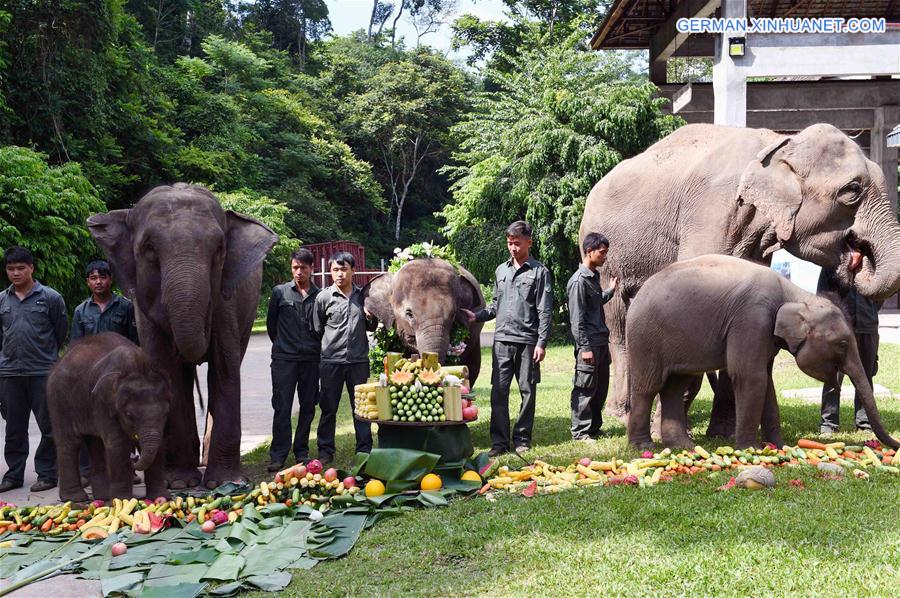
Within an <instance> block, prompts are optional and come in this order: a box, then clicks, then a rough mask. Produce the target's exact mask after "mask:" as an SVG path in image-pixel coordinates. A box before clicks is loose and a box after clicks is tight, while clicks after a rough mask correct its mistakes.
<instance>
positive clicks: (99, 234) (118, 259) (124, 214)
mask: <svg viewBox="0 0 900 598" xmlns="http://www.w3.org/2000/svg"><path fill="white" fill-rule="evenodd" d="M129 212H131V210H113V211H111V212H106V213H105V214H94V215H93V216H91V217H90V218H88V219H87V225H88V229H89V230H90V231H91V235H93V237H94V240H95V241H97V245H99V246H100V248H101V249H103V251H104V253H106V257H107V259H108V260H109V265H110V268H112V271H113V276H115V278H116V282H117V283H118V284H119V287H120V288H121V289H122V290H123V291H124V292H125V295H127V296H128V297H129V298H131V299H134V296H135V292H136V286H137V268H136V266H135V259H134V235H133V234H132V232H131V229H130V228H129V227H128V214H129Z"/></svg>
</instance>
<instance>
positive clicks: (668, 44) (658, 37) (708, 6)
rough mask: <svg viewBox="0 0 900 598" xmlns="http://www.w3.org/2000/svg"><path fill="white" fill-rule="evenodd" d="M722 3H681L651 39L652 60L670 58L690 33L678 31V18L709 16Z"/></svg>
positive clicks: (712, 0) (713, 0)
mask: <svg viewBox="0 0 900 598" xmlns="http://www.w3.org/2000/svg"><path fill="white" fill-rule="evenodd" d="M721 4H722V0H686V1H685V2H682V3H681V4H679V5H678V7H677V8H676V9H675V12H673V13H672V15H671V16H670V17H669V19H668V20H667V21H666V22H665V23H664V24H663V25H662V26H661V27H660V28H659V30H658V31H657V32H656V34H655V35H654V36H653V39H652V40H650V61H651V62H653V61H656V60H668V59H669V58H671V56H672V55H673V54H674V53H675V51H676V50H677V49H678V47H679V46H681V44H683V43H684V42H685V40H686V39H687V38H688V35H689V34H688V33H679V32H678V29H677V23H678V19H690V18H703V17H708V16H710V15H711V14H713V13H714V12H716V9H717V8H719V5H721Z"/></svg>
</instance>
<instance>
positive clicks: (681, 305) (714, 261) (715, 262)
mask: <svg viewBox="0 0 900 598" xmlns="http://www.w3.org/2000/svg"><path fill="white" fill-rule="evenodd" d="M625 330H626V342H627V346H628V383H629V388H630V389H631V400H632V403H631V414H630V416H629V418H628V440H629V441H630V442H631V443H632V444H634V445H635V446H637V447H639V448H645V447H648V446H651V445H652V442H651V440H650V406H651V404H652V402H653V398H654V397H655V396H656V394H657V393H659V395H660V401H661V403H662V404H661V411H662V425H661V432H662V438H663V442H664V443H665V444H666V445H667V446H671V447H690V446H693V443H692V442H691V440H690V438H689V437H688V436H687V434H686V433H685V430H686V427H687V419H686V414H687V408H688V407H689V406H690V402H689V401H688V402H685V399H684V396H685V390H686V389H688V388H691V387H693V386H697V385H698V384H699V382H700V381H701V380H702V376H703V374H704V373H705V372H710V371H714V370H717V369H721V368H725V367H727V369H728V372H729V374H730V376H731V378H732V381H733V384H734V391H735V405H736V413H737V421H736V433H735V445H736V446H737V447H739V448H744V447H748V446H756V444H757V443H756V432H757V429H758V428H759V426H760V424H762V428H763V440H765V441H767V442H772V443H774V444H775V445H776V446H781V445H782V444H783V442H782V439H781V424H780V421H779V416H778V404H777V403H776V399H775V397H776V394H775V387H774V386H773V383H772V364H773V361H774V359H775V355H776V354H777V353H778V352H779V351H780V350H781V349H787V350H788V351H790V352H791V354H792V355H793V356H794V359H796V361H797V366H799V368H800V369H801V370H802V371H803V372H804V373H805V374H807V375H809V376H812V377H813V378H815V379H817V380H821V381H822V382H831V383H833V384H836V383H837V379H838V375H839V374H840V373H841V372H843V373H844V374H847V375H848V376H849V377H850V379H851V380H852V381H853V385H854V386H855V387H856V390H857V392H858V393H859V396H860V397H861V399H862V403H863V406H864V407H865V410H866V414H867V415H868V417H869V422H870V423H871V424H872V430H873V431H874V432H875V435H876V436H877V437H878V439H879V440H881V442H883V443H885V444H887V445H890V446H892V447H895V448H896V447H898V443H897V441H896V440H894V439H893V438H892V437H891V436H890V435H889V434H888V433H887V432H886V431H885V429H884V426H883V425H882V423H881V416H880V414H879V412H878V407H877V406H876V405H875V396H874V394H873V392H872V386H871V385H870V384H869V380H868V378H867V377H866V374H865V370H864V369H863V366H862V362H861V361H860V357H859V351H858V349H857V346H856V337H855V336H854V333H853V329H852V328H851V327H850V325H849V323H848V322H847V318H846V317H845V316H844V313H843V312H842V311H841V309H840V308H839V307H838V306H836V305H835V304H834V303H832V302H831V301H829V300H828V299H827V298H825V297H817V296H815V295H813V294H811V293H808V292H806V291H804V290H803V289H801V288H800V287H798V286H797V285H795V284H793V283H792V282H790V281H789V280H787V279H786V278H784V277H782V276H781V275H779V274H778V273H776V272H775V271H773V270H771V269H770V268H767V267H766V266H763V265H761V264H754V263H753V262H750V261H747V260H741V259H738V258H733V257H730V256H724V255H706V256H701V257H698V258H694V259H691V260H687V261H683V262H678V263H676V264H672V265H670V266H668V267H667V268H665V269H663V270H662V271H660V272H658V273H657V274H654V275H653V276H651V277H650V279H649V280H647V282H645V283H644V286H643V287H642V288H641V292H640V293H638V295H637V297H635V299H634V301H633V302H632V304H631V307H630V308H629V310H628V317H627V320H626V324H625Z"/></svg>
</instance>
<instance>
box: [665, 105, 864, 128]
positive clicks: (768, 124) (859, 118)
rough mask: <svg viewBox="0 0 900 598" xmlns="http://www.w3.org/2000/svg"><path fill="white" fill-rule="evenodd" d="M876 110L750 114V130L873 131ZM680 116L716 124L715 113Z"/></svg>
mask: <svg viewBox="0 0 900 598" xmlns="http://www.w3.org/2000/svg"><path fill="white" fill-rule="evenodd" d="M873 112H874V111H873V110H872V109H865V108H858V109H855V110H750V109H748V110H747V126H748V127H753V128H762V129H772V130H774V131H800V130H802V129H805V128H806V127H808V126H810V125H814V124H816V123H828V124H831V125H834V126H835V127H837V128H838V129H840V130H842V131H858V130H864V129H871V128H872V114H873ZM678 116H680V117H681V118H683V119H684V120H686V121H687V122H689V123H712V122H713V118H714V115H713V111H712V110H702V111H691V110H690V109H689V108H683V109H682V110H681V111H680V112H678Z"/></svg>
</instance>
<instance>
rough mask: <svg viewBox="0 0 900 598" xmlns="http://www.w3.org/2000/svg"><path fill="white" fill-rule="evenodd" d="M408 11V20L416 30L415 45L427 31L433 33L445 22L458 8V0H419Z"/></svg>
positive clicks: (420, 41) (418, 43) (417, 44)
mask: <svg viewBox="0 0 900 598" xmlns="http://www.w3.org/2000/svg"><path fill="white" fill-rule="evenodd" d="M418 4H419V6H416V7H414V8H413V10H411V11H410V16H409V20H410V23H412V26H413V29H415V30H416V46H419V45H420V44H421V43H422V38H423V37H425V36H426V35H428V34H429V33H435V32H436V31H438V30H439V29H440V28H441V26H442V25H444V24H445V23H447V22H448V21H449V20H450V19H451V18H452V16H453V15H454V14H455V13H456V11H457V9H458V8H459V2H458V0H419V2H418Z"/></svg>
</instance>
